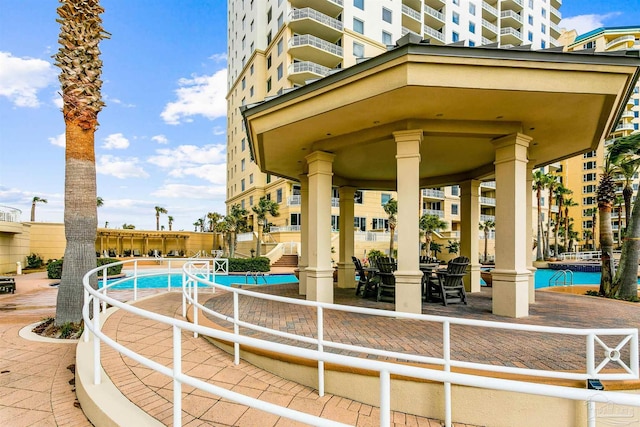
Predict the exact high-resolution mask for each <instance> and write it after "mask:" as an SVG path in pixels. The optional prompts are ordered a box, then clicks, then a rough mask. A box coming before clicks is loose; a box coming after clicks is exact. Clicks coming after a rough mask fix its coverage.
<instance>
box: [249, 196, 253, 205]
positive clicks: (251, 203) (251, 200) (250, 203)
mask: <svg viewBox="0 0 640 427" xmlns="http://www.w3.org/2000/svg"><path fill="white" fill-rule="evenodd" d="M249 206H253V196H249Z"/></svg>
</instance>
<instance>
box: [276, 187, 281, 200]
mask: <svg viewBox="0 0 640 427" xmlns="http://www.w3.org/2000/svg"><path fill="white" fill-rule="evenodd" d="M276 203H282V188H278V189H277V190H276Z"/></svg>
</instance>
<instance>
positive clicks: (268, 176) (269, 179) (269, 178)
mask: <svg viewBox="0 0 640 427" xmlns="http://www.w3.org/2000/svg"><path fill="white" fill-rule="evenodd" d="M270 182H271V174H270V173H268V174H267V184H269V183H270Z"/></svg>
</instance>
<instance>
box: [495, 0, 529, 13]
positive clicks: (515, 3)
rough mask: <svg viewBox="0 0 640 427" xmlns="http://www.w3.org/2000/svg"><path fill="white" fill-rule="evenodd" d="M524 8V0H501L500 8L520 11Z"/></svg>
mask: <svg viewBox="0 0 640 427" xmlns="http://www.w3.org/2000/svg"><path fill="white" fill-rule="evenodd" d="M523 8H524V0H502V2H501V7H500V9H502V10H507V9H511V10H515V11H517V12H520V11H521V10H522V9H523Z"/></svg>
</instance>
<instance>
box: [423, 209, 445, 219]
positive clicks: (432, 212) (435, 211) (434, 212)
mask: <svg viewBox="0 0 640 427" xmlns="http://www.w3.org/2000/svg"><path fill="white" fill-rule="evenodd" d="M422 213H423V214H425V215H435V216H437V217H439V218H444V211H443V210H440V209H424V210H423V211H422Z"/></svg>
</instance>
